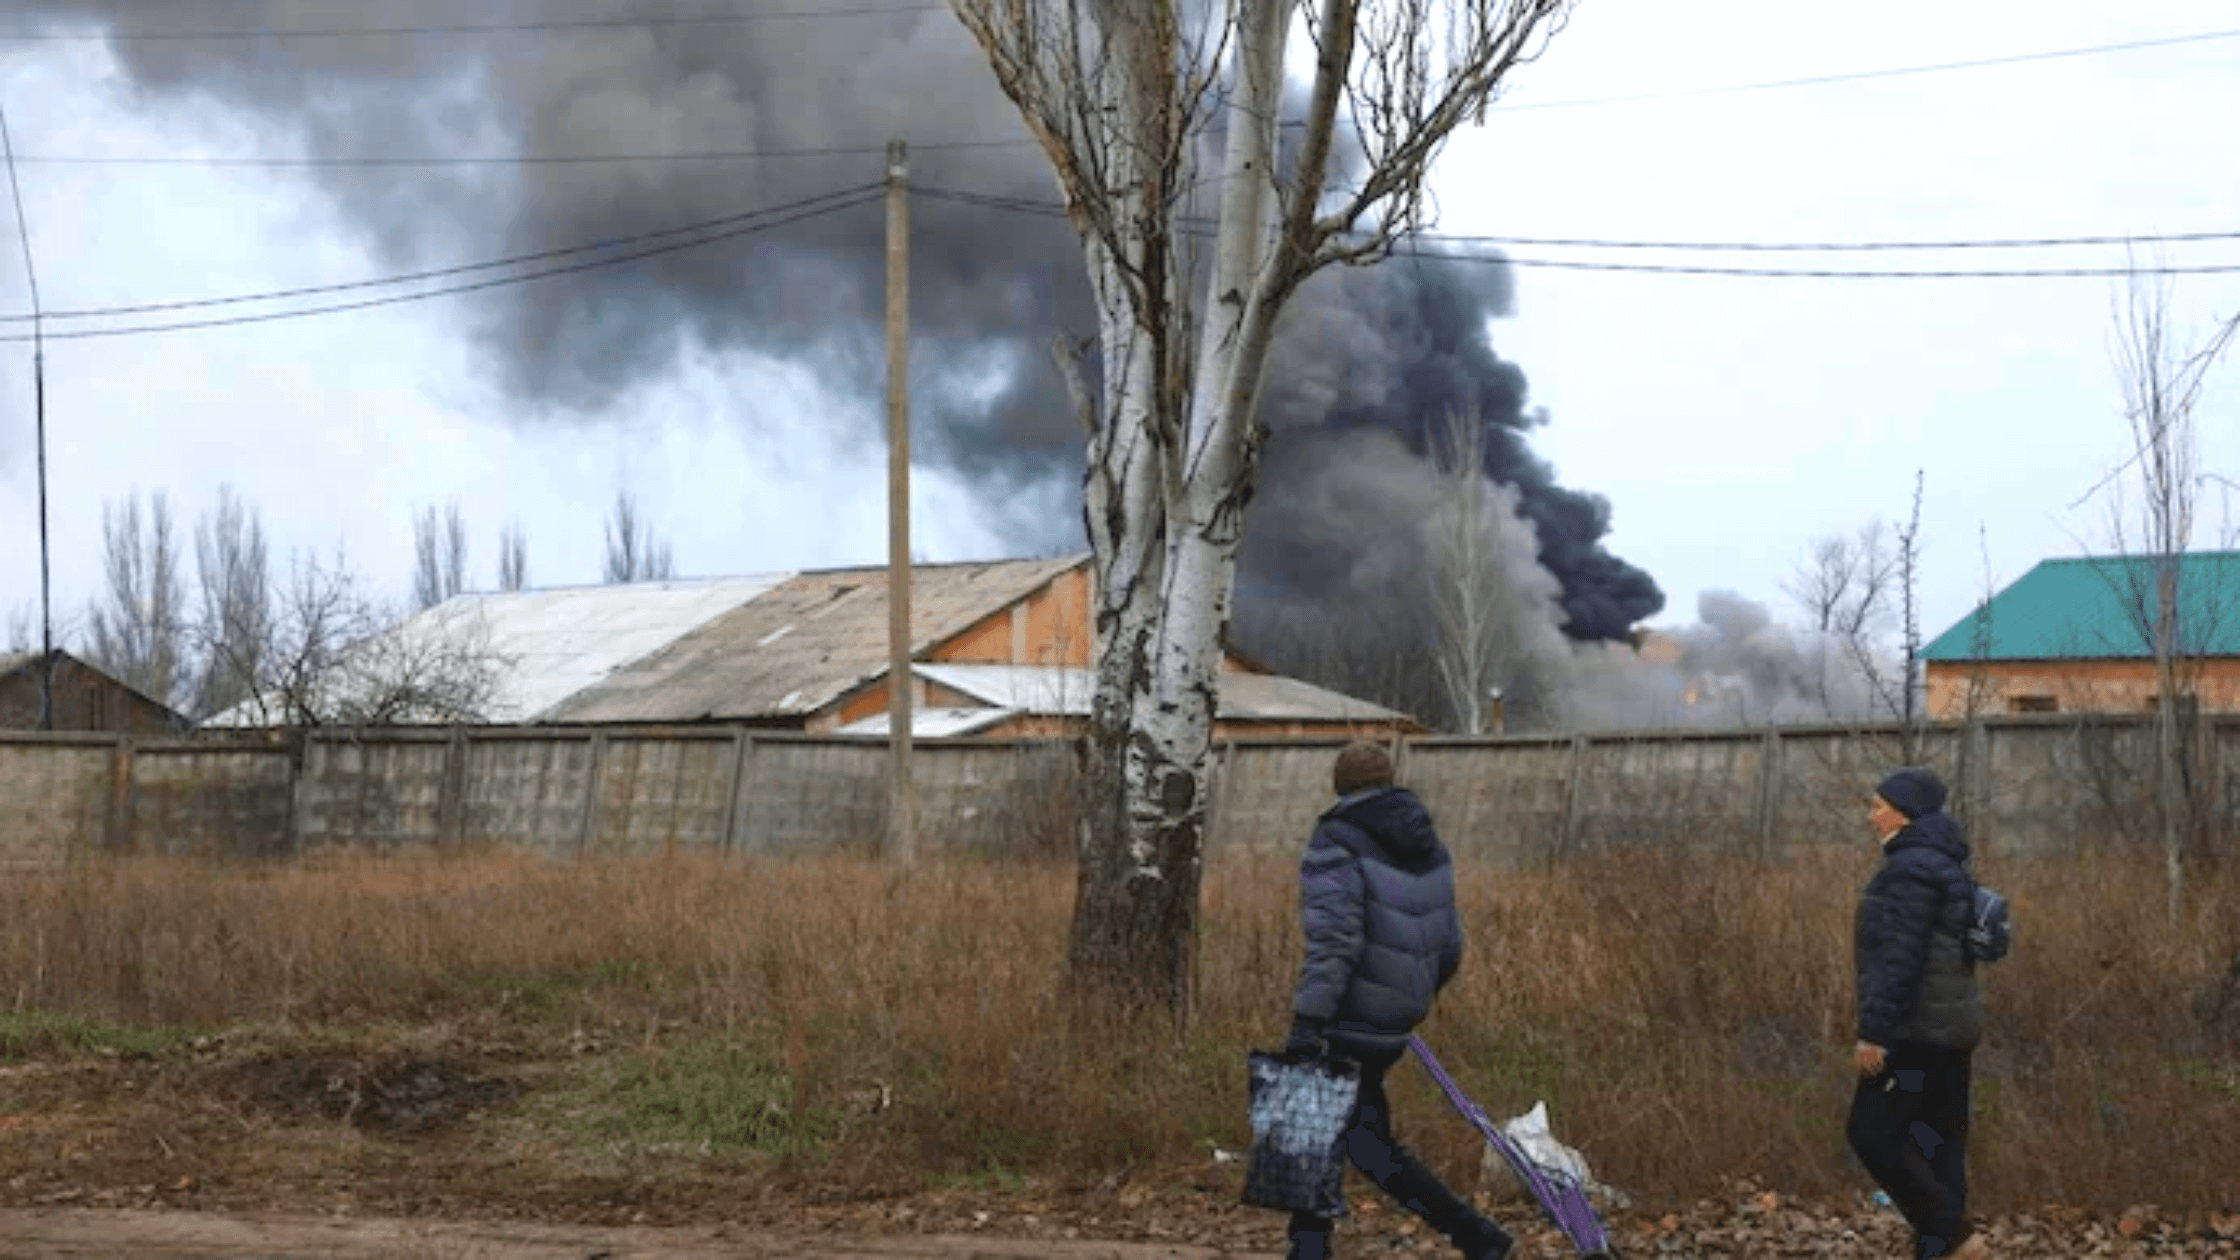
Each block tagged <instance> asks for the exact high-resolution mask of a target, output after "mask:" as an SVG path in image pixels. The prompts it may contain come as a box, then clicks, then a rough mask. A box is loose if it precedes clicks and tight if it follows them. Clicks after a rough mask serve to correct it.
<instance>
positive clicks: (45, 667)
mask: <svg viewBox="0 0 2240 1260" xmlns="http://www.w3.org/2000/svg"><path fill="white" fill-rule="evenodd" d="M0 149H5V150H6V151H7V155H8V195H9V196H10V197H11V198H12V199H13V200H14V202H15V209H16V239H17V240H19V241H21V242H22V243H23V275H24V279H25V280H26V281H27V282H29V284H30V286H31V381H32V385H31V389H32V400H31V408H32V411H33V413H34V414H36V415H37V417H38V421H37V423H38V426H39V638H40V652H39V729H40V730H42V731H51V730H53V729H54V602H53V594H52V592H53V586H52V583H51V581H50V580H49V576H48V568H47V341H46V322H45V315H44V312H43V311H41V309H40V307H39V269H38V268H36V267H34V266H32V265H31V225H30V224H29V223H27V222H25V221H24V217H23V185H22V184H20V183H18V182H17V180H16V144H15V138H14V137H13V136H11V135H10V134H9V133H8V115H7V112H6V111H5V110H0Z"/></svg>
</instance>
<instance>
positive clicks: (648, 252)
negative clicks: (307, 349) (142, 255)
mask: <svg viewBox="0 0 2240 1260" xmlns="http://www.w3.org/2000/svg"><path fill="white" fill-rule="evenodd" d="M877 200H879V193H878V192H877V191H872V192H867V193H863V194H860V195H858V196H856V197H855V198H854V199H852V200H844V201H832V200H831V195H829V194H828V195H827V196H826V197H824V198H812V199H809V200H807V201H800V202H794V203H791V204H790V205H787V206H773V207H771V208H769V209H768V210H766V211H764V212H763V213H764V214H766V215H780V216H782V217H778V218H771V219H768V220H766V221H764V222H759V223H754V224H750V225H748V226H744V227H735V228H731V229H729V230H727V231H723V232H718V233H716V234H715V235H712V236H704V237H700V238H699V239H696V240H690V241H677V242H672V243H669V244H665V245H655V246H651V247H649V248H646V249H641V250H638V251H635V252H633V253H628V254H618V255H616V256H614V257H611V258H595V259H590V260H588V261H585V262H578V263H570V264H568V265H566V266H562V267H548V268H545V269H544V270H542V271H530V272H524V273H522V274H520V275H517V276H499V277H496V278H494V279H489V280H478V281H475V282H474V283H471V284H457V285H448V286H445V287H443V288H438V289H429V290H426V291H423V292H420V293H401V294H394V295H391V296H388V297H378V298H366V299H362V300H359V301H355V302H336V303H332V304H330V305H327V306H314V307H308V308H305V309H301V310H293V311H272V312H267V313H264V314H259V315H235V316H228V317H225V318H221V319H201V320H186V321H181V322H178V323H170V324H140V325H135V326H132V327H129V328H88V329H79V330H76V331H72V332H59V333H48V334H46V336H47V340H49V341H77V340H86V339H90V338H95V337H131V336H138V335H141V334H147V333H166V332H184V331H188V330H191V329H199V328H228V327H233V326H235V325H239V324H270V323H278V322H281V321H284V320H292V319H307V318H310V317H311V316H314V315H333V314H337V313H340V312H343V311H363V310H371V309H373V308H375V307H380V306H398V305H402V304H403V303H406V302H423V301H426V300H428V299H430V298H438V297H450V296H453V295H455V294H461V293H478V292H481V291H483V290H486V289H497V288H504V287H506V286H509V285H516V284H526V283H528V282H529V281H532V280H547V279H551V278H552V277H555V276H566V275H574V274H577V273H579V272H585V271H595V270H598V269H600V268H602V267H614V266H619V265H621V264H623V263H629V262H638V261H641V260H643V259H647V258H655V257H659V256H661V255H663V254H674V253H680V252H682V251H684V250H688V249H698V248H700V247H701V246H703V245H713V244H715V243H717V242H718V241H728V240H734V239H736V238H738V237H742V236H752V235H754V234H755V233H758V232H767V231H769V230H771V229H772V228H779V227H784V226H786V225H787V224H791V223H799V222H802V221H804V220H807V219H815V218H821V217H823V216H825V215H828V214H837V213H840V212H842V211H845V210H853V209H855V208H856V207H858V206H864V205H869V204H871V203H873V202H876V201H877ZM819 201H822V202H826V203H827V204H823V205H816V206H814V208H806V209H804V208H801V207H808V206H812V204H813V203H814V202H819ZM789 210H790V211H792V213H785V212H786V211H789ZM243 300H250V299H243ZM30 339H31V338H29V337H28V336H25V335H23V334H21V333H12V334H6V335H0V342H8V341H29V340H30Z"/></svg>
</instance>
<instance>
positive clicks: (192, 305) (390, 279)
mask: <svg viewBox="0 0 2240 1260" xmlns="http://www.w3.org/2000/svg"><path fill="white" fill-rule="evenodd" d="M881 187H882V185H879V184H862V185H858V186H857V187H854V188H844V189H841V190H839V191H837V192H831V193H826V194H824V195H822V196H818V197H810V198H807V199H804V200H802V201H797V202H791V203H788V204H786V205H782V206H777V207H773V208H770V209H763V210H749V211H746V212H745V213H742V214H733V215H726V216H724V217H722V218H720V219H707V220H704V221H702V222H699V223H688V224H684V225H683V226H680V227H672V228H662V229H660V230H658V231H653V232H640V233H637V234H635V235H632V236H618V237H614V238H611V239H608V240H603V241H591V242H587V243H585V244H582V245H567V246H562V247H560V248H557V249H547V250H539V251H537V252H536V253H532V254H516V255H514V256H513V257H511V258H494V259H491V260H490V261H488V262H474V263H461V264H458V265H456V266H450V267H439V268H436V269H433V270H430V271H412V272H405V273H402V274H399V275H393V276H381V277H377V278H374V279H370V280H349V281H343V282H340V283H336V284H314V285H306V286H304V287H301V288H295V289H275V290H272V291H270V292H265V293H246V294H236V295H234V296H230V297H215V298H191V299H186V300H182V301H174V302H150V303H145V304H141V305H137V306H105V307H91V308H88V309H85V310H76V311H47V312H45V318H47V319H50V320H52V319H103V318H115V317H118V316H123V315H154V314H160V313H164V312H170V311H187V310H202V309H207V308H210V307H214V306H238V305H242V304H244V303H250V302H276V301H280V300H282V299H284V298H300V297H315V296H318V295H321V294H327V293H349V292H352V291H355V290H360V289H378V288H386V287H388V286H391V285H399V284H413V283H417V282H419V281H423V280H442V279H448V278H450V277H452V276H462V275H470V274H472V273H474V272H477V271H493V270H496V269H498V268H501V267H517V266H521V265H523V264H526V263H535V262H549V261H551V260H552V259H555V258H566V257H569V256H571V255H574V254H588V253H596V252H599V251H602V250H614V249H624V248H628V247H630V246H633V245H643V244H645V243H646V242H648V241H657V240H666V239H668V238H671V237H676V236H685V235H691V234H694V233H700V232H709V231H714V230H717V229H720V228H728V227H733V226H736V225H738V224H742V223H748V222H752V221H754V220H757V219H762V218H766V217H768V216H770V215H772V214H778V213H783V212H787V211H791V210H797V209H805V208H808V207H810V206H814V205H818V204H821V203H823V202H827V201H840V200H846V199H847V198H851V197H856V196H860V195H862V194H864V193H869V192H877V191H879V190H880V188H881ZM851 204H852V203H851ZM711 239H721V238H711ZM694 243H697V242H694ZM31 318H32V316H29V315H0V324H18V323H22V322H24V321H25V320H28V319H31Z"/></svg>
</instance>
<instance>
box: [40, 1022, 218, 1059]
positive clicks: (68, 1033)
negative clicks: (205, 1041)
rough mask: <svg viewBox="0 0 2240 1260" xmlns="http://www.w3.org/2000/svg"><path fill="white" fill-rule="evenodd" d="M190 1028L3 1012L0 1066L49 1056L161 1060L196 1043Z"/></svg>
mask: <svg viewBox="0 0 2240 1260" xmlns="http://www.w3.org/2000/svg"><path fill="white" fill-rule="evenodd" d="M194 1036H195V1030H194V1029H192V1028H179V1027H161V1028H139V1027H134V1026H132V1025H128V1024H114V1023H110V1022H109V1021H107V1020H102V1019H96V1018H93V1017H92V1016H87V1015H77V1014H69V1013H64V1012H57V1011H40V1010H28V1011H0V1062H9V1061H14V1060H20V1059H31V1058H38V1057H41V1056H45V1055H79V1054H109V1055H120V1056H126V1057H133V1058H144V1057H151V1056H155V1055H160V1054H163V1053H165V1052H166V1051H169V1050H173V1049H175V1048H177V1047H179V1046H181V1045H183V1044H185V1043H186V1042H188V1041H190V1040H192V1039H193V1038H194Z"/></svg>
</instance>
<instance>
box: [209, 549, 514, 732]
mask: <svg viewBox="0 0 2240 1260" xmlns="http://www.w3.org/2000/svg"><path fill="white" fill-rule="evenodd" d="M274 613H275V615H274V616H273V618H272V621H271V637H270V639H269V640H268V642H267V643H266V644H265V645H264V648H263V650H262V651H261V652H259V653H258V660H259V663H260V667H261V672H260V675H259V677H258V680H257V681H258V685H257V687H256V689H255V691H254V693H253V694H252V695H251V696H249V697H248V698H247V699H246V700H244V701H243V703H241V704H240V705H238V706H236V707H235V708H234V709H232V710H230V711H229V712H227V713H226V714H224V715H222V716H221V717H220V719H219V720H220V722H221V723H222V724H226V725H254V726H288V727H318V726H385V725H398V724H407V723H412V724H420V723H453V722H481V721H487V720H489V716H490V710H491V708H492V705H493V703H494V701H495V699H496V695H497V689H498V686H499V683H500V680H501V679H502V677H503V673H504V669H505V667H506V665H507V664H508V661H507V659H506V658H505V657H503V656H502V655H501V654H499V653H498V652H496V651H494V650H493V649H492V648H491V645H490V636H489V631H488V628H487V626H486V625H485V624H484V623H483V621H482V619H481V615H480V613H479V611H478V610H477V609H475V608H473V607H461V606H456V605H454V606H450V607H443V608H435V609H428V610H423V611H422V612H421V614H420V615H419V616H417V617H413V618H411V619H409V620H402V619H400V618H399V617H398V616H397V610H395V609H393V608H390V607H388V606H386V605H384V604H383V603H382V602H380V601H379V600H376V599H374V598H372V597H370V596H369V595H368V594H367V593H366V590H365V588H364V584H363V582H362V581H361V580H360V579H359V578H358V577H357V576H356V575H355V574H354V573H352V572H351V569H350V567H349V564H348V562H347V559H346V558H345V556H344V555H343V554H342V553H341V552H339V551H338V552H337V553H336V555H335V557H334V559H333V560H331V561H328V562H324V563H322V562H320V561H319V560H317V559H316V558H298V559H297V560H295V561H294V562H293V563H292V564H291V566H290V571H289V576H288V582H287V585H286V586H285V588H283V589H282V590H280V591H278V592H276V594H275V599H274Z"/></svg>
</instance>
